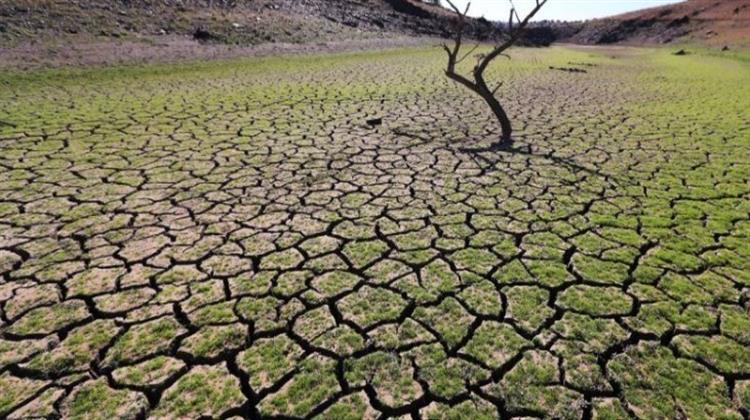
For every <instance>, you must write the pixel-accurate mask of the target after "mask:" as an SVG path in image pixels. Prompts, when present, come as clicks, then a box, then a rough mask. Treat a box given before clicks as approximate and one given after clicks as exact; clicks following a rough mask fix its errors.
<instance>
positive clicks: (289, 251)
mask: <svg viewBox="0 0 750 420" xmlns="http://www.w3.org/2000/svg"><path fill="white" fill-rule="evenodd" d="M442 63H443V57H442V56H441V55H440V51H439V50H437V49H426V50H425V49H420V50H399V51H389V52H377V53H359V54H344V55H332V56H311V57H296V58H273V59H264V60H254V61H229V62H218V63H209V64H195V65H183V66H179V67H178V66H151V67H127V68H115V69H100V70H56V71H47V72H33V73H25V74H24V73H11V72H9V73H6V74H5V75H3V76H1V77H0V78H2V79H3V80H2V81H3V84H2V85H0V93H2V95H0V97H1V98H2V99H0V120H2V121H3V124H2V126H0V149H1V150H2V153H1V154H0V275H1V277H0V389H2V392H0V417H7V418H25V417H31V416H41V417H50V418H56V417H66V418H67V417H70V418H83V417H85V418H95V417H99V418H115V417H117V418H145V417H154V418H175V417H183V418H195V417H202V416H205V417H234V416H237V417H245V418H258V417H290V416H291V417H303V418H304V417H315V416H317V417H320V418H332V419H333V418H335V419H342V418H382V417H412V418H472V419H476V418H496V417H499V418H512V417H546V418H584V419H590V418H596V419H614V418H694V419H699V418H733V419H734V418H736V419H743V418H744V419H748V416H750V411H749V410H750V314H749V311H750V241H749V239H750V238H749V236H750V159H749V157H750V154H749V153H748V152H749V150H750V145H749V143H748V141H749V140H750V108H749V107H748V106H747V105H748V103H750V71H748V70H749V68H748V61H747V60H745V61H742V60H740V59H730V58H721V57H716V56H713V55H710V54H708V53H705V54H693V55H691V56H686V57H675V56H671V55H670V54H669V52H668V51H663V50H636V49H619V48H618V49H609V50H605V49H586V50H572V49H565V48H558V47H556V48H552V49H539V50H518V51H516V52H515V53H514V56H513V60H512V61H510V62H502V63H498V64H497V66H496V68H494V69H493V73H494V74H493V77H495V78H500V79H502V80H505V85H504V87H503V88H502V89H501V92H502V95H503V97H504V98H506V103H507V105H508V108H509V111H510V113H511V114H512V116H513V118H514V121H515V123H516V126H517V131H518V134H517V139H516V142H515V145H514V148H513V149H512V150H498V149H497V148H493V147H490V146H491V144H492V143H493V142H494V141H495V139H496V138H497V135H498V134H497V128H496V126H495V123H494V122H493V120H492V119H491V117H490V116H489V115H488V112H487V111H486V110H485V109H484V108H483V106H482V104H481V103H479V102H477V101H476V100H475V98H473V97H472V96H470V95H469V94H467V93H466V92H465V91H464V90H462V89H461V88H459V87H457V86H454V85H452V84H451V83H449V82H448V81H447V80H446V79H445V78H444V77H443V75H442V73H441V70H440V69H441V65H442ZM578 63H582V64H580V65H579V64H578ZM584 64H585V69H586V70H587V73H570V72H560V71H554V70H550V66H551V67H581V66H583V65H584ZM582 68H583V67H582ZM377 117H381V118H383V125H382V126H379V127H377V128H371V127H369V126H367V124H365V121H366V120H367V119H371V118H377Z"/></svg>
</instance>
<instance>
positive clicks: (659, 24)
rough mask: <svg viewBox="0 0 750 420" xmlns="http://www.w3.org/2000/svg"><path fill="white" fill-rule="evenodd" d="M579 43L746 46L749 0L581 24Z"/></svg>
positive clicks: (691, 1) (696, 1)
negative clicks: (682, 43)
mask: <svg viewBox="0 0 750 420" xmlns="http://www.w3.org/2000/svg"><path fill="white" fill-rule="evenodd" d="M567 40H569V41H572V42H577V43H582V44H611V43H632V44H642V43H675V42H699V43H707V44H709V45H714V46H723V45H742V46H750V0H688V1H685V2H681V3H677V4H673V5H668V6H663V7H656V8H650V9H644V10H640V11H636V12H631V13H627V14H623V15H619V16H614V17H611V18H606V19H596V20H592V21H589V22H586V23H584V24H582V25H581V28H580V30H578V31H576V33H575V34H574V35H572V36H570V37H568V39H567Z"/></svg>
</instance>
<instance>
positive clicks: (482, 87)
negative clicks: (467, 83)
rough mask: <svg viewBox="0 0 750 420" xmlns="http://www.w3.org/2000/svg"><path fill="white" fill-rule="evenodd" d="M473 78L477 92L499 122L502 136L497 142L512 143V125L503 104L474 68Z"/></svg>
mask: <svg viewBox="0 0 750 420" xmlns="http://www.w3.org/2000/svg"><path fill="white" fill-rule="evenodd" d="M474 80H476V83H477V90H476V92H477V93H478V94H479V96H481V97H482V99H484V101H485V102H487V105H489V107H490V109H491V110H492V113H493V114H495V118H497V120H498V122H500V129H501V131H502V137H500V141H499V142H498V144H499V145H501V146H510V145H511V144H512V143H513V139H512V137H511V136H512V135H513V127H512V126H511V125H510V119H509V118H508V114H506V113H505V110H504V109H503V106H502V105H500V101H498V100H497V98H495V92H493V91H491V90H490V88H489V87H487V82H485V81H484V76H483V75H482V74H481V73H479V72H477V71H476V69H475V72H474ZM496 90H497V89H496Z"/></svg>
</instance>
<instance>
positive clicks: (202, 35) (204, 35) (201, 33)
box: [193, 28, 214, 41]
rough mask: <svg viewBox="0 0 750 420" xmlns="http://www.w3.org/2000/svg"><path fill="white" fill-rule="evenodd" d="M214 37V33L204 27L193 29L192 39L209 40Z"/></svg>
mask: <svg viewBox="0 0 750 420" xmlns="http://www.w3.org/2000/svg"><path fill="white" fill-rule="evenodd" d="M213 38H214V35H213V34H212V33H211V32H209V31H208V30H206V29H204V28H197V29H196V30H195V31H193V39H196V40H198V41H209V40H211V39H213Z"/></svg>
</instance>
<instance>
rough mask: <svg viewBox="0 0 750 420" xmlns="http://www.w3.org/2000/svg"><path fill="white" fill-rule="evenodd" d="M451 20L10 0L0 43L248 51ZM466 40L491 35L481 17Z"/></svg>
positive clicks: (185, 3) (186, 1)
mask: <svg viewBox="0 0 750 420" xmlns="http://www.w3.org/2000/svg"><path fill="white" fill-rule="evenodd" d="M451 21H452V16H451V15H450V14H449V13H447V11H446V10H444V9H443V8H441V7H438V6H432V5H429V4H426V3H423V2H421V1H419V0H13V1H0V40H5V41H10V42H12V41H24V40H28V39H44V38H57V37H60V36H66V37H67V36H74V37H80V36H92V37H100V38H101V37H104V38H128V37H133V36H146V37H158V36H160V35H186V36H193V37H195V38H196V39H198V40H200V41H205V42H216V43H223V44H237V45H254V44H260V43H268V42H287V43H309V42H324V41H334V40H342V39H346V40H348V39H355V38H368V37H373V36H381V35H387V34H399V35H427V36H445V35H447V34H448V32H447V31H448V30H449V29H450V28H451ZM471 32H472V35H473V36H475V37H478V38H486V37H489V36H493V33H494V28H493V27H492V25H491V24H490V23H489V22H487V21H485V20H482V19H478V20H474V21H472V23H471Z"/></svg>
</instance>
